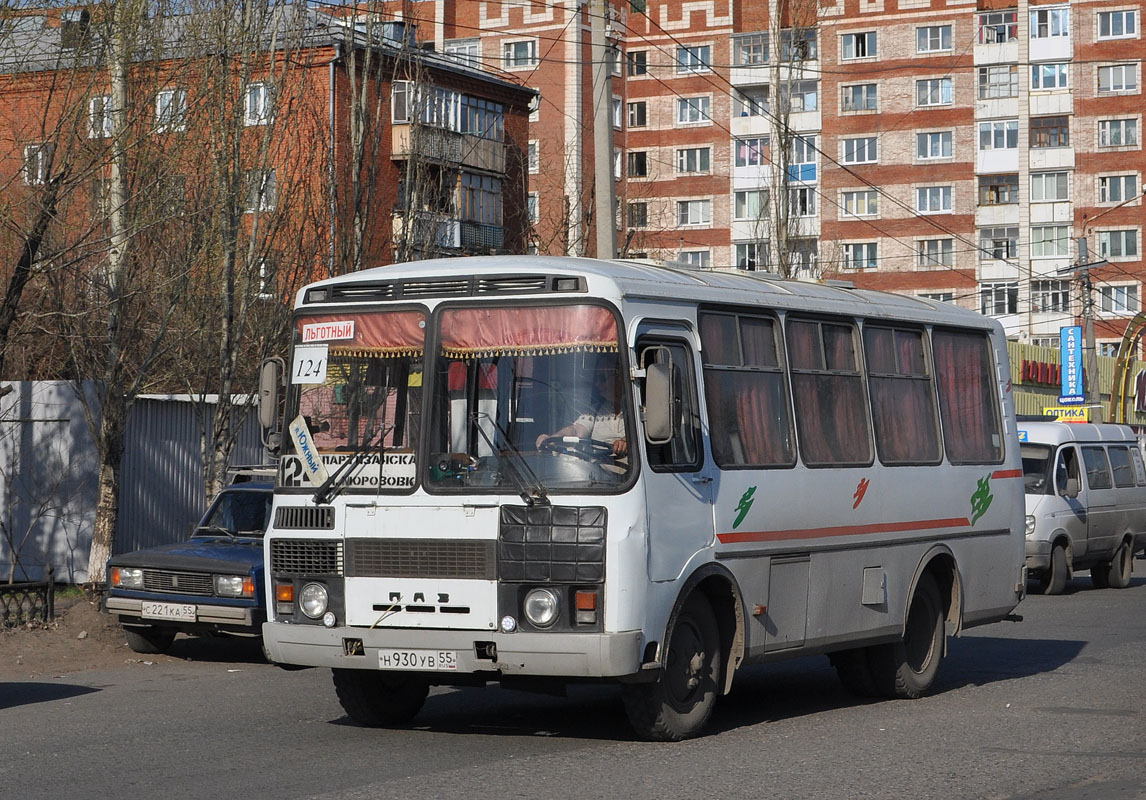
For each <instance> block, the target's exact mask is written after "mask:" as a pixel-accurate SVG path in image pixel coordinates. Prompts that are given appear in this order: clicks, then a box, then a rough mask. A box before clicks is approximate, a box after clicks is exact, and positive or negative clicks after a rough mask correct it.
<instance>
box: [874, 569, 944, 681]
mask: <svg viewBox="0 0 1146 800" xmlns="http://www.w3.org/2000/svg"><path fill="white" fill-rule="evenodd" d="M944 617H945V613H944V606H943V597H942V595H940V593H939V585H938V584H937V583H936V582H935V578H933V577H932V576H931V574H930V573H924V574H923V575H921V576H920V578H919V583H918V584H917V585H916V587H915V596H914V597H912V598H911V606H910V607H909V608H908V610H907V624H906V625H905V626H904V634H903V638H902V639H900V640H899V641H898V642H892V643H890V644H884V645H877V646H875V647H870V648H868V663H869V665H870V667H871V675H872V679H873V680H874V682H875V687H876V689H877V690H878V691H879V693H880V694H882V695H884V696H885V697H892V698H902V699H912V700H914V699H915V698H918V697H922V696H923V695H925V694H926V693H927V691H928V690H929V689H930V688H931V685H932V684H933V683H934V682H935V676H936V675H937V674H938V672H939V662H940V661H942V660H943V647H944V643H945V639H946V635H947V634H946V631H945V630H944V628H943V620H944Z"/></svg>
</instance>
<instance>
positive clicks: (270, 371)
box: [259, 358, 285, 431]
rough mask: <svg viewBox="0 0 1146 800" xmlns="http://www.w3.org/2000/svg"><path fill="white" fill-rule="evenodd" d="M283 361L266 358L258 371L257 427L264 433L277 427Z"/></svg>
mask: <svg viewBox="0 0 1146 800" xmlns="http://www.w3.org/2000/svg"><path fill="white" fill-rule="evenodd" d="M283 366H284V365H283V360H282V359H281V358H268V359H267V360H266V361H264V362H263V366H262V369H261V370H260V371H259V425H261V426H262V427H263V430H264V431H270V430H272V429H274V428H276V427H277V425H276V424H275V423H277V422H278V416H279V386H280V385H281V384H282V380H283V372H284V371H285V370H284V369H283Z"/></svg>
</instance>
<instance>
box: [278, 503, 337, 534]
mask: <svg viewBox="0 0 1146 800" xmlns="http://www.w3.org/2000/svg"><path fill="white" fill-rule="evenodd" d="M275 527H276V528H278V529H279V530H287V531H331V530H334V509H333V508H331V507H330V506H279V507H278V508H276V509H275Z"/></svg>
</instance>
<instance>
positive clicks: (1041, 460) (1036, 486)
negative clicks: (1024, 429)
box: [1019, 444, 1053, 494]
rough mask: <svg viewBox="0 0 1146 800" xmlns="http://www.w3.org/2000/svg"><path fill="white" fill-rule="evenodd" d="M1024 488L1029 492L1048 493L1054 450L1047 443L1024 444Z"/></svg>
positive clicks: (1020, 450) (1021, 450) (1022, 452)
mask: <svg viewBox="0 0 1146 800" xmlns="http://www.w3.org/2000/svg"><path fill="white" fill-rule="evenodd" d="M1019 452H1020V453H1021V454H1022V456H1023V488H1024V490H1025V491H1026V493H1027V494H1046V493H1047V492H1048V490H1049V487H1050V480H1049V476H1050V468H1051V456H1052V454H1053V450H1052V449H1051V448H1050V447H1049V446H1048V445H1045V444H1023V445H1022V446H1021V447H1020V448H1019Z"/></svg>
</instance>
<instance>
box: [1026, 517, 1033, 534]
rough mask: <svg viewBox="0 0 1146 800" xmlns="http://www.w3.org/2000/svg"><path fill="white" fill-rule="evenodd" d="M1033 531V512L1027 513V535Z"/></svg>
mask: <svg viewBox="0 0 1146 800" xmlns="http://www.w3.org/2000/svg"><path fill="white" fill-rule="evenodd" d="M1034 532H1035V516H1034V514H1027V536H1030V535H1031V534H1032V533H1034Z"/></svg>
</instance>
